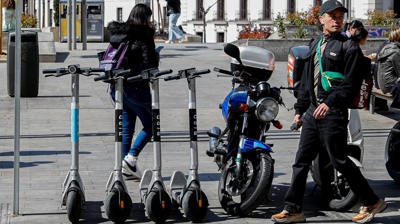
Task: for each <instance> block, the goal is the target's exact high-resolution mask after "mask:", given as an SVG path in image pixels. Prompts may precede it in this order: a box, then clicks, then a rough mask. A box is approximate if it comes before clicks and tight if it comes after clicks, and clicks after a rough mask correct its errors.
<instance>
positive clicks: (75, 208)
mask: <svg viewBox="0 0 400 224" xmlns="http://www.w3.org/2000/svg"><path fill="white" fill-rule="evenodd" d="M66 207H67V215H68V220H69V221H70V222H71V223H77V222H79V218H80V217H81V209H82V196H81V194H80V193H79V191H77V190H70V191H69V192H68V196H67V202H66Z"/></svg>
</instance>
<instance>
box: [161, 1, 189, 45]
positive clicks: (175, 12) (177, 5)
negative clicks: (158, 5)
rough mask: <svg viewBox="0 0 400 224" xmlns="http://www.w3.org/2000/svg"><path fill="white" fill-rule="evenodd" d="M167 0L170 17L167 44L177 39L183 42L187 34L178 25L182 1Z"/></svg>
mask: <svg viewBox="0 0 400 224" xmlns="http://www.w3.org/2000/svg"><path fill="white" fill-rule="evenodd" d="M165 1H167V16H168V17H169V24H168V26H169V27H168V40H167V41H165V43H167V44H173V43H174V41H175V40H178V42H179V43H182V42H183V41H184V40H185V38H186V36H185V34H184V33H183V32H182V30H181V29H179V27H178V26H177V25H176V23H177V22H178V19H179V17H180V16H181V1H180V0H165Z"/></svg>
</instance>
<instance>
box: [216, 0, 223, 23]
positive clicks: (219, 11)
mask: <svg viewBox="0 0 400 224" xmlns="http://www.w3.org/2000/svg"><path fill="white" fill-rule="evenodd" d="M217 19H218V20H224V19H225V1H224V0H220V1H218V5H217Z"/></svg>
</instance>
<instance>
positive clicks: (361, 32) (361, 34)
mask: <svg viewBox="0 0 400 224" xmlns="http://www.w3.org/2000/svg"><path fill="white" fill-rule="evenodd" d="M367 36H368V31H367V30H366V29H365V28H363V27H359V28H356V30H355V31H354V35H353V36H351V39H353V40H354V41H356V42H357V43H359V42H360V41H361V40H362V39H365V38H366V37H367Z"/></svg>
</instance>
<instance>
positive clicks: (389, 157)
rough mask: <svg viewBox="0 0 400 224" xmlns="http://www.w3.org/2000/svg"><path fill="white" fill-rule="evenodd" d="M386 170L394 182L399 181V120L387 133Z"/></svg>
mask: <svg viewBox="0 0 400 224" xmlns="http://www.w3.org/2000/svg"><path fill="white" fill-rule="evenodd" d="M385 161H386V164H385V166H386V170H387V172H388V174H389V176H390V177H391V178H392V179H393V180H395V181H396V182H400V122H397V123H396V124H395V125H394V126H393V128H392V130H391V131H390V133H389V136H388V138H387V141H386V146H385Z"/></svg>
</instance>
